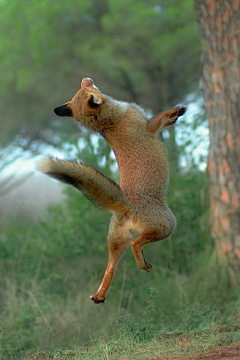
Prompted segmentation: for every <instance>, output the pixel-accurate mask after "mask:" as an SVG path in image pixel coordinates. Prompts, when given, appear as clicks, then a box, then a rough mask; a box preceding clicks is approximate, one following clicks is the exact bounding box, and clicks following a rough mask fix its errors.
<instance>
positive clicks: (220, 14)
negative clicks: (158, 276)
mask: <svg viewBox="0 0 240 360" xmlns="http://www.w3.org/2000/svg"><path fill="white" fill-rule="evenodd" d="M195 6H196V10H197V15H198V20H199V25H200V32H201V36H202V42H203V50H204V70H203V82H204V97H205V100H206V105H207V112H208V117H209V127H210V149H209V158H208V172H209V178H210V210H211V229H212V237H213V239H214V241H215V244H216V246H217V248H218V249H219V253H220V254H221V255H222V256H225V257H227V259H228V261H229V271H230V275H231V279H232V281H233V282H235V281H236V280H237V278H238V279H239V278H240V0H195Z"/></svg>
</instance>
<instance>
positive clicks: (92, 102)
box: [88, 94, 102, 108]
mask: <svg viewBox="0 0 240 360" xmlns="http://www.w3.org/2000/svg"><path fill="white" fill-rule="evenodd" d="M101 104H102V99H101V98H100V97H97V96H96V95H93V94H91V96H90V98H89V99H88V105H89V106H91V107H93V108H95V107H97V106H99V105H101Z"/></svg>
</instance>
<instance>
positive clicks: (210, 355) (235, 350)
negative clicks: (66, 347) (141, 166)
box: [25, 345, 240, 360]
mask: <svg viewBox="0 0 240 360" xmlns="http://www.w3.org/2000/svg"><path fill="white" fill-rule="evenodd" d="M50 359H52V358H51V357H49V356H47V355H45V354H37V355H31V356H28V357H27V358H26V359H25V360H50ZM72 359H73V358H72V357H71V356H60V357H56V358H54V360H72ZM74 359H76V358H74ZM118 359H122V357H121V355H120V354H119V357H116V358H115V359H114V360H118ZM79 360H80V359H79ZM102 360H105V359H102ZM122 360H131V358H130V357H129V358H124V359H122ZM135 360H240V345H229V346H223V347H221V348H216V349H213V350H209V351H207V352H205V353H199V352H198V353H191V354H187V355H184V354H183V355H173V356H163V357H161V358H160V357H153V358H149V359H147V358H143V357H140V358H139V359H136V358H135Z"/></svg>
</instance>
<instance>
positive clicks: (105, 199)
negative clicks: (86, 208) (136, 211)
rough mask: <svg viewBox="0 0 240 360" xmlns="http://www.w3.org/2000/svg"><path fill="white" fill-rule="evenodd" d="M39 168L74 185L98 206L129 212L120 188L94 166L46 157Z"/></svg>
mask: <svg viewBox="0 0 240 360" xmlns="http://www.w3.org/2000/svg"><path fill="white" fill-rule="evenodd" d="M37 168H38V170H40V171H41V172H43V173H45V174H46V175H48V176H50V177H52V178H54V179H57V180H60V181H62V182H64V183H66V184H70V185H73V186H74V187H75V188H77V189H78V190H80V191H81V192H82V193H83V194H84V195H85V196H86V197H87V198H88V199H89V200H91V201H92V202H94V203H95V204H96V205H99V206H101V207H103V208H105V209H107V210H111V211H117V212H122V213H126V212H128V210H129V207H128V205H127V201H126V199H125V197H124V194H123V192H122V190H121V189H120V187H119V186H118V185H117V184H116V183H115V182H114V181H112V180H110V179H108V178H107V177H106V176H104V175H102V174H101V173H100V172H98V171H97V170H95V169H94V168H93V167H92V166H88V165H85V164H82V163H78V162H75V161H65V160H59V159H57V158H53V157H45V158H43V159H41V160H40V161H38V163H37Z"/></svg>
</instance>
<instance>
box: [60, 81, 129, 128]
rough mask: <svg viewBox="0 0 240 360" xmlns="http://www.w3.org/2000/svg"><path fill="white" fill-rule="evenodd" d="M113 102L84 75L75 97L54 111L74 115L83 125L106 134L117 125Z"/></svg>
mask: <svg viewBox="0 0 240 360" xmlns="http://www.w3.org/2000/svg"><path fill="white" fill-rule="evenodd" d="M113 102H114V100H113V99H111V98H110V97H109V96H106V95H103V94H102V93H101V92H100V90H99V89H98V88H97V87H96V86H95V85H94V82H93V80H92V79H90V78H89V77H84V78H83V79H82V83H81V88H80V90H79V91H78V92H77V93H76V95H75V96H74V97H73V99H72V100H71V101H69V102H67V103H66V104H64V105H62V106H59V107H57V108H55V109H54V112H55V114H57V115H59V116H70V117H73V118H74V119H75V120H76V121H77V122H80V123H81V124H82V125H83V126H86V127H88V128H90V129H92V130H94V131H97V132H100V133H101V134H102V135H104V133H105V132H106V131H107V130H111V129H112V128H113V127H114V126H115V125H116V121H117V119H118V117H117V116H116V114H114V115H113V105H114V104H113ZM126 104H127V103H126Z"/></svg>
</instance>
